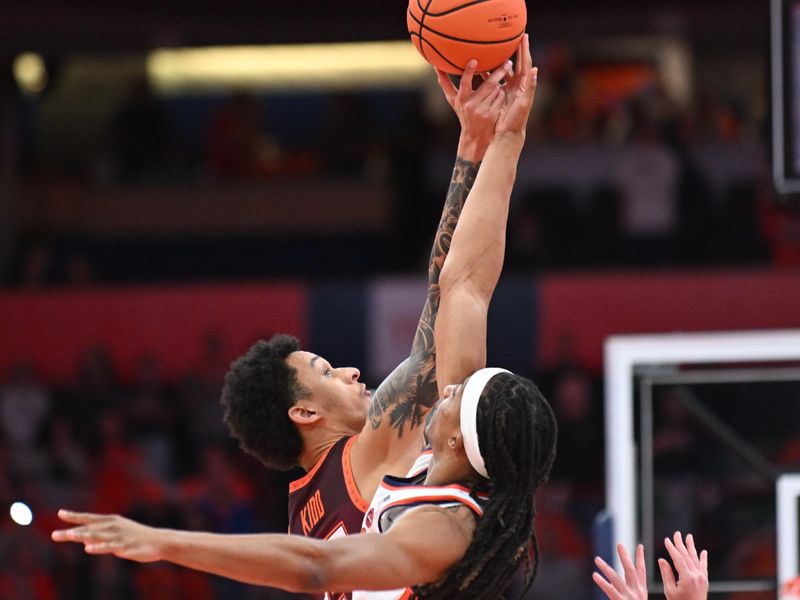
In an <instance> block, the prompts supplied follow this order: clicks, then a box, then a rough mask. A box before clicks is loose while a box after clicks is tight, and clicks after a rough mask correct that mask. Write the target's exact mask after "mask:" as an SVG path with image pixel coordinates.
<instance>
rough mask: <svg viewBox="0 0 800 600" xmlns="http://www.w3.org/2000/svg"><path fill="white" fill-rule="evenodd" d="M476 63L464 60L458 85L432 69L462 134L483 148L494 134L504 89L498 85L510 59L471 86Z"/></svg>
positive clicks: (441, 72) (440, 72)
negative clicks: (475, 86)
mask: <svg viewBox="0 0 800 600" xmlns="http://www.w3.org/2000/svg"><path fill="white" fill-rule="evenodd" d="M477 66H478V61H477V60H475V59H472V60H470V61H469V62H468V63H467V66H466V68H465V69H464V74H463V75H462V76H461V81H460V83H459V85H458V88H456V86H455V85H454V84H453V82H452V81H451V80H450V77H449V76H448V75H447V73H445V72H444V71H442V70H440V69H436V77H437V79H438V81H439V87H441V88H442V91H443V92H444V96H445V98H446V99H447V103H448V104H449V105H450V106H451V107H452V109H453V110H454V111H455V113H456V115H457V116H458V121H459V123H460V124H461V133H462V136H464V137H466V138H467V139H468V140H469V141H470V142H471V143H474V144H476V145H478V146H479V147H480V148H482V149H483V150H485V149H486V147H487V146H488V145H489V144H490V143H491V141H492V138H493V137H494V132H495V124H496V123H497V119H498V117H499V116H500V110H501V108H502V107H503V104H504V103H505V91H504V87H503V86H502V85H501V84H502V81H503V80H504V79H505V78H506V77H507V76H508V74H509V73H511V61H510V60H509V61H506V62H505V63H503V64H502V65H500V66H499V67H497V68H496V69H495V70H494V71H493V72H492V74H491V75H490V76H488V77H487V78H486V79H485V80H484V81H483V82H482V83H481V84H480V85H479V86H478V87H477V89H473V84H472V81H473V78H474V77H475V69H476V67H477Z"/></svg>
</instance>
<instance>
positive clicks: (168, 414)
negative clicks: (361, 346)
mask: <svg viewBox="0 0 800 600" xmlns="http://www.w3.org/2000/svg"><path fill="white" fill-rule="evenodd" d="M218 345H219V338H218V337H217V336H214V335H210V336H209V338H208V340H207V344H206V347H205V348H204V349H203V351H202V352H201V353H200V354H201V356H200V358H199V359H198V361H197V368H196V369H193V370H192V372H190V373H187V374H186V375H185V376H184V377H182V378H181V379H180V380H178V381H166V380H165V379H164V378H163V377H162V375H161V374H160V369H159V363H158V361H157V360H156V359H154V358H152V357H142V359H141V360H140V361H139V364H138V367H137V372H136V374H135V377H133V378H132V379H131V380H129V381H123V380H122V379H121V378H120V377H119V376H118V375H117V374H116V369H115V366H114V364H113V362H112V360H111V358H110V356H109V354H108V353H107V351H106V350H105V349H104V348H103V347H94V348H87V349H86V351H85V353H84V354H83V357H82V359H81V361H80V364H79V365H78V366H77V370H76V373H75V375H74V378H73V379H72V380H71V381H68V382H47V381H44V380H42V379H41V378H40V377H39V376H38V375H37V373H36V372H35V371H34V370H33V368H32V367H31V366H30V365H29V364H27V363H25V362H20V363H19V364H18V365H17V366H15V367H14V368H13V369H12V370H11V371H10V372H9V373H7V374H6V376H5V377H4V379H3V380H2V385H0V505H2V506H6V507H7V506H10V505H11V503H13V502H16V501H21V502H25V503H26V504H27V505H29V506H30V507H31V509H32V511H33V514H34V520H33V523H32V524H31V525H30V526H29V527H22V526H19V525H16V524H15V523H13V522H12V520H11V519H10V518H9V517H8V515H7V514H6V515H5V516H0V565H2V566H1V567H0V600H25V599H31V600H55V599H59V600H61V599H63V600H67V599H73V598H74V599H81V600H92V599H96V600H101V599H115V600H117V599H125V598H128V599H130V600H136V599H138V598H142V599H144V598H146V599H147V600H152V599H158V598H169V599H180V598H185V599H186V600H189V599H192V600H202V599H209V600H210V599H227V598H234V597H238V598H254V599H280V598H287V597H290V596H289V595H287V594H283V593H282V592H278V591H274V590H266V589H257V588H249V587H246V586H241V585H238V584H236V583H233V582H229V581H224V580H221V579H218V578H214V577H206V576H204V575H199V574H195V573H192V572H190V571H187V570H182V569H179V568H174V567H170V566H164V565H143V566H140V565H136V564H133V563H127V562H125V561H119V560H117V559H115V558H112V557H88V556H86V555H84V553H83V549H82V547H80V546H77V545H73V544H67V545H64V544H54V543H51V542H50V541H49V534H50V531H51V530H52V529H54V528H56V527H57V526H58V523H59V522H58V520H57V518H56V516H55V513H56V510H57V509H58V508H59V507H68V508H73V509H77V510H87V511H98V512H108V513H118V514H122V515H126V516H130V517H132V518H135V519H138V520H140V521H142V522H144V523H147V524H150V525H157V526H166V527H176V528H186V529H191V530H205V531H212V532H219V533H245V532H267V531H273V532H283V531H286V527H287V508H286V497H287V486H288V481H289V480H291V479H292V478H294V477H296V476H297V474H298V473H297V472H289V473H278V472H273V471H268V470H266V469H265V468H264V467H263V466H262V465H261V464H260V463H258V462H257V461H255V460H254V459H253V458H251V457H249V456H248V455H246V454H245V453H243V452H242V451H241V450H239V449H238V448H237V447H236V445H235V443H234V442H233V441H232V439H231V438H230V437H229V436H228V433H227V431H226V428H225V426H224V423H223V421H222V414H221V407H220V405H219V401H218V396H219V391H220V389H221V381H222V376H223V374H224V371H225V369H226V368H227V365H226V364H224V363H223V362H222V361H221V360H219V356H218V351H219V350H218V348H219V346H218ZM370 383H372V384H375V383H377V382H370ZM543 384H544V385H545V386H546V388H547V390H546V391H547V392H548V393H550V394H551V395H552V397H553V401H554V405H555V406H556V408H557V410H558V412H559V417H560V427H561V441H560V449H559V462H558V465H557V467H556V469H555V472H554V474H553V481H552V483H551V484H548V486H546V488H547V489H546V490H543V493H542V494H541V496H540V499H539V525H538V527H539V532H540V541H541V544H542V549H543V556H545V559H544V563H543V566H542V570H541V575H540V579H541V582H540V584H538V585H537V590H540V591H539V592H538V594H537V597H547V593H549V592H548V591H547V590H563V589H574V590H576V594H575V595H574V597H586V594H587V593H588V592H587V590H588V589H590V588H589V585H590V584H591V581H590V580H589V578H588V575H587V574H588V572H589V569H590V558H591V556H590V555H591V551H592V543H591V522H592V519H593V517H594V515H595V513H596V512H597V511H598V510H599V509H600V508H601V507H602V504H603V502H602V498H603V489H602V482H603V467H602V460H603V459H602V456H603V452H602V448H603V440H602V428H601V422H602V419H600V416H599V415H600V404H599V401H598V396H597V391H598V390H597V384H598V382H597V381H596V380H594V379H593V378H591V377H590V376H589V374H588V373H586V372H583V371H581V370H578V369H575V368H569V369H565V370H564V371H563V372H558V373H553V374H551V375H548V376H547V377H545V379H544V380H543ZM265 568H268V566H266V565H265ZM553 597H556V596H553Z"/></svg>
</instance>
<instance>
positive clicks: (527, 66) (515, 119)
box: [495, 33, 539, 134]
mask: <svg viewBox="0 0 800 600" xmlns="http://www.w3.org/2000/svg"><path fill="white" fill-rule="evenodd" d="M538 75H539V69H538V68H536V67H534V66H533V58H532V57H531V47H530V38H529V37H528V34H527V33H526V34H525V35H524V36H523V37H522V43H521V44H520V45H519V48H517V61H516V64H515V65H514V72H513V74H512V76H511V77H509V78H508V80H507V82H506V86H505V92H506V94H505V102H504V104H503V108H502V110H501V113H500V117H499V118H498V120H497V125H496V127H495V131H496V133H498V134H499V133H504V132H515V133H522V134H524V133H525V130H526V129H527V126H528V117H529V116H530V114H531V108H532V107H533V100H534V98H535V96H536V83H537V77H538Z"/></svg>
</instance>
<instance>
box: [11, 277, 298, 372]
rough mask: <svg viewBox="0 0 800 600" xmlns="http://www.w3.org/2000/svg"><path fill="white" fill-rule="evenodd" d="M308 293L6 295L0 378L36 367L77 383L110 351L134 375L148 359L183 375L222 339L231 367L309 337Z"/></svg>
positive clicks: (211, 290) (236, 288) (182, 290)
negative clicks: (284, 340)
mask: <svg viewBox="0 0 800 600" xmlns="http://www.w3.org/2000/svg"><path fill="white" fill-rule="evenodd" d="M306 301H307V292H306V289H305V287H304V286H300V285H223V284H219V285H213V286H181V287H152V288H141V287H120V288H110V289H109V288H104V289H90V290H86V291H83V290H81V291H48V292H26V291H23V292H12V293H4V294H0V374H2V375H5V373H6V372H7V370H8V368H9V367H10V366H11V365H12V364H14V363H16V362H18V361H20V360H30V361H32V362H33V363H34V364H35V365H36V367H37V369H38V370H39V372H40V374H42V375H43V376H44V377H46V378H48V379H55V380H59V381H65V380H71V379H73V377H74V374H75V372H76V365H77V363H78V360H79V357H80V355H81V353H82V352H83V351H84V350H86V349H87V348H89V347H92V346H96V345H104V346H106V347H107V348H108V350H109V351H110V353H111V356H112V358H113V359H114V362H115V364H116V365H117V367H118V368H119V370H120V373H121V374H122V375H123V376H125V377H128V376H130V375H131V374H132V373H133V372H134V369H135V365H136V362H137V360H138V359H139V358H141V357H143V356H145V355H151V356H155V357H157V358H158V359H160V361H161V363H162V366H163V370H164V375H165V376H166V377H168V378H174V377H179V376H181V375H183V374H184V373H185V372H186V371H187V370H189V369H190V368H192V367H196V366H197V363H198V361H199V360H200V357H201V354H202V352H203V347H204V345H205V342H206V339H207V338H208V336H209V335H210V334H214V335H218V336H219V338H220V340H221V341H222V343H223V350H222V356H223V357H224V360H226V361H229V360H231V359H232V358H234V357H236V356H237V355H239V354H241V352H242V351H244V350H245V349H246V348H247V347H248V346H249V345H250V344H251V343H252V342H253V341H254V340H255V339H256V338H258V337H265V336H269V335H271V334H273V333H276V332H285V333H291V334H293V335H296V336H298V337H299V338H300V339H301V340H302V339H305V338H306V335H307V334H306V315H307V310H306Z"/></svg>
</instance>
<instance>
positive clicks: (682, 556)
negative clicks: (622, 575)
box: [658, 531, 708, 600]
mask: <svg viewBox="0 0 800 600" xmlns="http://www.w3.org/2000/svg"><path fill="white" fill-rule="evenodd" d="M673 538H674V542H673V541H672V540H670V539H669V538H666V539H665V540H664V545H665V546H666V547H667V552H669V555H670V557H671V558H672V564H673V565H675V570H676V571H677V572H678V579H677V581H676V579H675V574H674V573H673V571H672V567H670V564H669V562H667V561H666V560H665V559H663V558H659V559H658V567H659V569H661V578H662V579H663V580H664V595H665V596H666V597H667V600H705V599H706V598H707V597H708V552H706V551H705V550H703V551H702V552H700V553H699V554H698V552H697V548H696V547H695V544H694V536H692V534H691V533H690V534H689V535H687V536H686V543H684V541H683V538H682V537H681V534H680V532H679V531H676V532H675V535H674V536H673Z"/></svg>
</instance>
